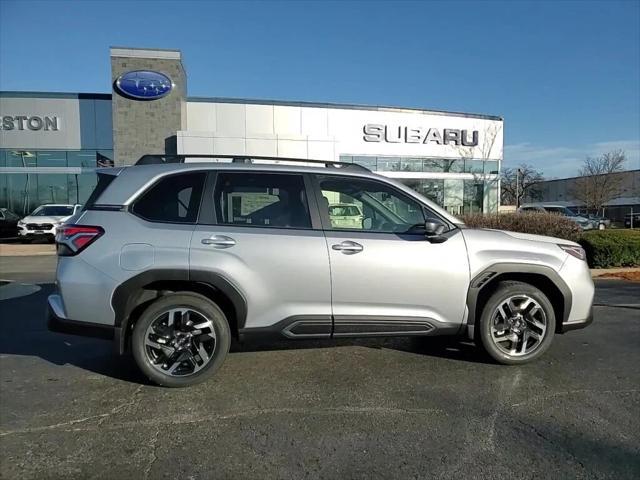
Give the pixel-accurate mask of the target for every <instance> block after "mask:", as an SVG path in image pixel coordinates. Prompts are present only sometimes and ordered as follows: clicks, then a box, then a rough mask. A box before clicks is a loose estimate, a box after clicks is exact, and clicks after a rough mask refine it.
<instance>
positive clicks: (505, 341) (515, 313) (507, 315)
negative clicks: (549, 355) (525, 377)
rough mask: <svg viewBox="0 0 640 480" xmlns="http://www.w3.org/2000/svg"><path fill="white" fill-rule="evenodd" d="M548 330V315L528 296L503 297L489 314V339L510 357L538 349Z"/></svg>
mask: <svg viewBox="0 0 640 480" xmlns="http://www.w3.org/2000/svg"><path fill="white" fill-rule="evenodd" d="M546 331H547V316H546V314H545V312H544V309H543V308H542V307H541V306H540V304H539V303H538V302H537V301H536V300H535V299H533V298H531V297H530V296H528V295H514V296H511V297H509V298H507V299H505V300H503V301H502V302H501V303H500V305H499V306H498V307H497V308H496V309H495V311H494V313H493V316H492V317H491V339H492V340H493V343H494V344H495V346H496V347H498V349H499V350H500V351H501V352H502V353H504V354H507V355H509V356H512V357H521V356H524V355H528V354H530V353H532V352H533V351H535V350H536V349H538V348H539V347H540V345H541V344H542V341H543V340H544V338H545V333H546Z"/></svg>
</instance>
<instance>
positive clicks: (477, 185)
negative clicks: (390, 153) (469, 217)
mask: <svg viewBox="0 0 640 480" xmlns="http://www.w3.org/2000/svg"><path fill="white" fill-rule="evenodd" d="M340 161H343V162H348V163H357V164H359V165H363V166H365V167H367V168H368V169H369V170H372V171H378V172H407V173H408V174H411V177H412V178H401V177H400V178H398V177H397V176H396V177H394V178H396V179H397V180H399V181H400V182H402V183H404V184H405V185H407V186H409V187H411V188H412V189H414V190H415V191H417V192H418V193H420V194H422V195H424V196H425V197H427V198H428V199H430V200H432V201H433V202H435V203H437V204H438V205H440V206H442V207H444V208H445V209H446V210H447V211H448V212H450V213H452V214H453V215H460V214H467V213H480V212H484V211H486V212H495V211H496V210H497V208H498V172H499V164H498V162H497V161H494V160H476V159H448V158H417V157H374V156H356V155H344V156H340ZM420 173H426V174H429V175H428V176H429V178H416V174H418V175H417V176H418V177H419V176H420V175H419V174H420ZM433 173H442V174H443V176H442V178H432V177H433ZM450 174H453V175H450Z"/></svg>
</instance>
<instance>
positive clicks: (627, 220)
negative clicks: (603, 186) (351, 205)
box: [624, 212, 640, 228]
mask: <svg viewBox="0 0 640 480" xmlns="http://www.w3.org/2000/svg"><path fill="white" fill-rule="evenodd" d="M632 216H633V225H631V217H632ZM631 227H633V228H640V212H634V213H627V214H626V215H625V216H624V228H631Z"/></svg>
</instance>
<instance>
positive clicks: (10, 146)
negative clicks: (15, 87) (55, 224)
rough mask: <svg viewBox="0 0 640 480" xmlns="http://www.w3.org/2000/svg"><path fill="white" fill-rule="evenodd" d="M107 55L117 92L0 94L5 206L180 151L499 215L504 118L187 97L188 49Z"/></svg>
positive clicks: (60, 198) (52, 195)
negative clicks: (284, 167) (306, 165)
mask: <svg viewBox="0 0 640 480" xmlns="http://www.w3.org/2000/svg"><path fill="white" fill-rule="evenodd" d="M110 59H111V82H112V91H111V92H110V93H96V94H89V93H47V92H37V93H34V92H0V118H1V120H2V121H1V123H0V207H4V208H8V209H9V210H11V211H13V212H15V213H17V214H19V215H25V214H27V213H28V212H30V211H31V210H33V209H34V208H35V207H37V206H38V205H41V204H44V203H83V202H84V201H85V200H86V199H87V197H88V196H89V194H90V193H91V191H92V189H93V187H94V185H95V183H96V174H95V170H96V168H100V167H110V166H121V165H131V164H134V163H135V162H136V161H137V160H138V158H139V157H140V156H142V155H144V154H149V153H152V154H176V153H177V154H199V155H239V156H251V155H255V156H268V157H278V158H302V159H315V160H325V161H342V162H349V163H351V162H353V163H358V164H361V165H364V166H366V167H367V168H369V169H371V170H373V171H377V172H378V173H380V174H381V175H385V176H388V177H392V178H395V179H397V180H399V181H401V182H403V183H405V184H407V185H409V186H410V187H412V188H413V189H415V190H417V191H419V192H420V193H422V194H423V195H425V196H426V197H428V198H430V199H432V200H434V201H435V202H437V203H438V204H440V205H442V206H443V207H444V208H446V209H447V210H448V211H449V212H451V213H453V214H454V215H455V214H461V213H468V212H479V211H483V212H495V211H497V208H498V204H499V172H500V168H501V162H502V152H503V121H502V118H500V117H496V116H491V115H478V114H469V113H453V112H442V111H430V110H423V109H417V108H395V107H381V106H362V105H338V104H327V103H312V102H300V101H269V100H247V99H236V98H218V97H189V96H188V95H187V74H186V71H185V68H184V65H183V62H182V55H181V53H180V52H179V51H176V50H151V49H135V48H111V51H110ZM214 89H215V84H214V83H212V90H214ZM372 100H374V99H372Z"/></svg>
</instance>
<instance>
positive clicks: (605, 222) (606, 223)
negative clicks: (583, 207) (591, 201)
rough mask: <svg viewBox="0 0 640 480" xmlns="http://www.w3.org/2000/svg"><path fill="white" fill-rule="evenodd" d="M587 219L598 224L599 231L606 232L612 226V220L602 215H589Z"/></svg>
mask: <svg viewBox="0 0 640 480" xmlns="http://www.w3.org/2000/svg"><path fill="white" fill-rule="evenodd" d="M587 218H588V219H589V220H591V221H593V222H598V227H597V228H598V230H605V229H607V228H609V227H610V226H611V220H609V219H608V218H605V217H603V216H602V215H597V214H595V213H589V214H588V215H587Z"/></svg>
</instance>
